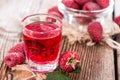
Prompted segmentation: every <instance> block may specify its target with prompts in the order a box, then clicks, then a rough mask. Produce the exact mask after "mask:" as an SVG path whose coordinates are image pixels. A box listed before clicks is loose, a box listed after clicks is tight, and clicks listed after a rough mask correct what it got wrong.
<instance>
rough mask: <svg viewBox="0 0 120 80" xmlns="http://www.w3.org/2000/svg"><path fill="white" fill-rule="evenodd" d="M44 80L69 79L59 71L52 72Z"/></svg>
mask: <svg viewBox="0 0 120 80" xmlns="http://www.w3.org/2000/svg"><path fill="white" fill-rule="evenodd" d="M46 80H70V78H68V77H67V76H66V75H65V74H64V73H62V72H60V71H54V72H51V73H48V75H47V79H46Z"/></svg>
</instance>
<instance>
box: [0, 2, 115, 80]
mask: <svg viewBox="0 0 120 80" xmlns="http://www.w3.org/2000/svg"><path fill="white" fill-rule="evenodd" d="M56 1H57V0H51V1H50V0H21V1H19V2H18V0H10V1H8V0H1V1H0V4H2V5H0V6H2V7H0V10H1V11H2V14H1V15H2V16H3V15H4V16H6V15H7V16H8V15H9V16H11V15H12V16H13V17H14V18H15V17H17V18H19V19H18V21H19V20H20V19H21V18H22V17H23V16H26V15H28V14H32V13H38V12H44V11H45V12H46V11H47V9H48V8H50V7H51V6H53V5H55V4H56V3H57V2H56ZM3 4H5V5H3ZM13 14H14V15H13ZM2 16H0V20H2V19H3V17H2ZM8 18H9V17H8ZM12 20H13V19H12ZM0 27H2V26H1V25H0ZM13 27H16V26H13ZM7 28H8V29H10V28H11V27H9V26H8V27H7ZM1 31H2V30H1ZM15 34H18V35H17V36H16V37H15V38H13V37H11V36H13V35H15ZM20 39H21V34H20V33H13V34H9V33H8V32H4V31H3V32H0V80H7V77H8V76H9V75H8V74H7V73H8V72H9V69H8V68H7V67H6V66H5V64H4V62H3V58H4V55H6V54H7V51H8V49H9V48H10V47H12V46H13V45H14V44H15V43H17V42H19V40H20ZM68 50H71V51H75V52H77V53H79V55H80V64H81V67H82V70H81V72H80V73H77V74H75V73H74V74H73V73H67V75H68V76H69V77H70V78H71V80H115V74H114V73H115V72H114V54H113V49H112V48H110V47H108V46H107V45H102V46H100V45H96V46H93V47H87V46H85V45H84V44H79V43H77V42H76V43H75V44H72V45H71V44H69V43H68V40H67V38H65V37H63V41H62V49H61V52H64V51H68ZM10 78H13V80H14V76H12V77H10ZM8 80H10V79H8Z"/></svg>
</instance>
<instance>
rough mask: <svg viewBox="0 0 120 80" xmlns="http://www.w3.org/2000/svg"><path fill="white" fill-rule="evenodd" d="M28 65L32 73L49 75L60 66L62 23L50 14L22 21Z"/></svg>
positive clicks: (38, 15) (31, 16) (30, 16)
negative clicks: (48, 73)
mask: <svg viewBox="0 0 120 80" xmlns="http://www.w3.org/2000/svg"><path fill="white" fill-rule="evenodd" d="M22 27H23V40H24V42H25V53H26V58H27V63H28V65H29V67H30V68H31V70H32V71H34V72H40V73H47V72H52V71H54V69H55V68H56V67H57V66H58V60H59V53H60V46H61V38H62V22H61V20H60V19H59V18H57V17H55V16H52V15H48V14H33V15H29V16H27V17H25V18H24V19H23V20H22Z"/></svg>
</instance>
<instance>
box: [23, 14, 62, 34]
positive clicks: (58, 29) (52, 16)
mask: <svg viewBox="0 0 120 80" xmlns="http://www.w3.org/2000/svg"><path fill="white" fill-rule="evenodd" d="M36 15H42V16H47V15H48V17H51V18H54V19H55V20H57V21H59V25H57V26H58V27H57V28H56V29H54V30H49V31H45V32H39V31H32V30H30V29H27V28H26V27H25V26H26V25H24V21H25V20H27V19H28V18H31V17H35V16H36ZM39 21H40V22H42V23H43V24H44V22H45V20H39ZM45 23H46V24H47V23H50V24H55V23H54V22H49V21H48V22H45ZM21 24H22V27H23V30H27V31H30V32H33V33H39V34H44V33H49V32H54V31H60V30H62V19H60V18H59V17H56V16H54V15H50V14H45V13H37V14H31V15H28V16H25V17H24V18H23V19H22V20H21ZM29 24H30V23H29ZM55 25H56V24H55Z"/></svg>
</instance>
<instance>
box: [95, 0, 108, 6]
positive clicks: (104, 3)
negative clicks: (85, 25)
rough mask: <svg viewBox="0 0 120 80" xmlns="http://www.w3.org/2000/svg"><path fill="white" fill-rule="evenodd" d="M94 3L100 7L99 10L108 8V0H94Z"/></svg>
mask: <svg viewBox="0 0 120 80" xmlns="http://www.w3.org/2000/svg"><path fill="white" fill-rule="evenodd" d="M96 2H97V3H98V4H99V5H100V6H101V8H106V7H108V6H109V0H96Z"/></svg>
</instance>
